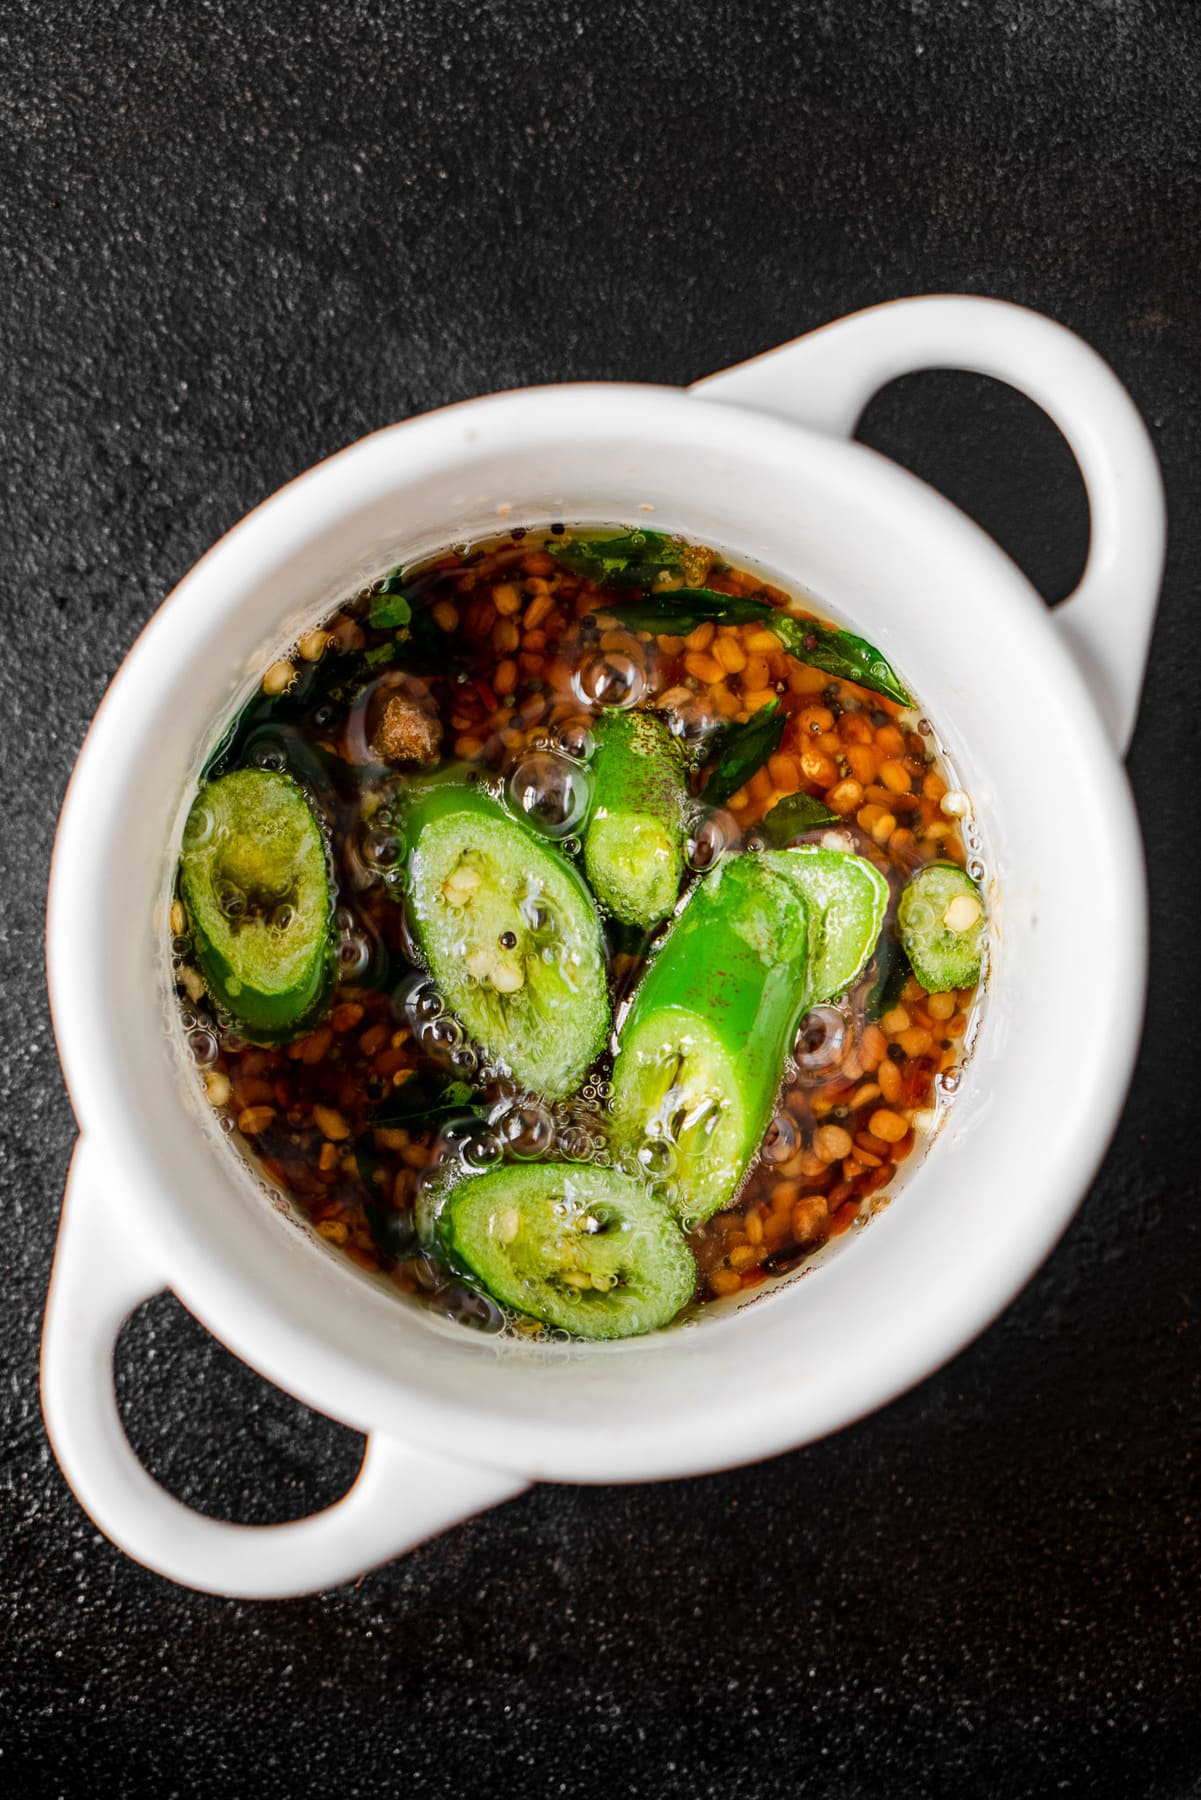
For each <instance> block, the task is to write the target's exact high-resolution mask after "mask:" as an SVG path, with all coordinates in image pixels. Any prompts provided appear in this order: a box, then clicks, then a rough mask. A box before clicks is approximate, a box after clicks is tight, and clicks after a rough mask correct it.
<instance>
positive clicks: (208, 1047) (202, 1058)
mask: <svg viewBox="0 0 1201 1800" xmlns="http://www.w3.org/2000/svg"><path fill="white" fill-rule="evenodd" d="M188 1049H189V1050H190V1051H191V1052H192V1061H193V1062H194V1063H195V1064H196V1067H197V1068H198V1069H209V1068H211V1067H212V1065H213V1064H214V1063H215V1062H216V1060H217V1040H216V1038H215V1037H214V1036H213V1034H212V1032H211V1031H204V1030H197V1031H190V1032H189V1033H188Z"/></svg>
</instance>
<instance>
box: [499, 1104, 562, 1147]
mask: <svg viewBox="0 0 1201 1800" xmlns="http://www.w3.org/2000/svg"><path fill="white" fill-rule="evenodd" d="M497 1126H498V1129H499V1131H500V1135H501V1138H502V1139H503V1141H504V1144H505V1147H506V1148H507V1149H508V1150H509V1151H510V1153H511V1154H512V1155H513V1156H517V1157H520V1158H521V1160H522V1161H523V1162H528V1161H531V1160H532V1159H533V1158H535V1157H539V1156H545V1154H546V1152H547V1151H548V1150H549V1149H550V1147H551V1144H552V1142H553V1141H554V1135H555V1128H554V1121H553V1120H552V1119H551V1116H550V1114H549V1113H548V1112H547V1110H546V1108H545V1107H544V1106H540V1105H539V1104H538V1102H537V1101H534V1100H522V1101H518V1102H517V1104H516V1105H515V1106H511V1107H510V1108H509V1110H508V1112H506V1113H504V1114H502V1116H501V1117H500V1119H498V1120H497Z"/></svg>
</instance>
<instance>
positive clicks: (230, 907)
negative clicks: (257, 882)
mask: <svg viewBox="0 0 1201 1800" xmlns="http://www.w3.org/2000/svg"><path fill="white" fill-rule="evenodd" d="M217 905H218V906H219V907H220V908H221V911H222V912H223V913H224V914H225V916H226V918H227V919H239V918H241V916H242V914H243V913H244V912H245V911H246V896H245V894H244V893H243V892H242V890H241V888H240V887H237V886H235V884H234V883H233V882H232V881H223V882H222V883H221V884H220V886H219V887H218V889H217Z"/></svg>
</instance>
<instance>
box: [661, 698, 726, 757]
mask: <svg viewBox="0 0 1201 1800" xmlns="http://www.w3.org/2000/svg"><path fill="white" fill-rule="evenodd" d="M720 724H721V718H720V716H719V714H717V713H716V712H714V710H713V709H712V707H710V706H708V705H707V704H706V702H705V701H703V700H701V699H700V698H699V697H697V698H693V699H691V700H681V702H680V704H679V705H678V706H673V707H671V708H670V709H669V711H668V714H667V729H668V730H669V731H670V732H671V734H672V736H673V737H677V738H679V740H680V742H681V743H682V744H684V745H685V746H686V747H687V748H688V749H690V750H698V749H700V748H701V747H702V746H703V745H704V744H705V743H706V742H707V740H708V739H709V738H711V737H712V736H713V734H714V732H715V731H716V730H717V729H718V726H719V725H720Z"/></svg>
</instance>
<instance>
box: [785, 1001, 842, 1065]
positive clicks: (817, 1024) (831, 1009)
mask: <svg viewBox="0 0 1201 1800" xmlns="http://www.w3.org/2000/svg"><path fill="white" fill-rule="evenodd" d="M846 1036H847V1022H846V1019H845V1017H844V1016H843V1014H842V1013H840V1012H839V1010H838V1008H837V1007H836V1006H815V1007H814V1008H813V1010H812V1012H808V1013H806V1014H805V1017H804V1018H803V1019H802V1020H801V1023H800V1025H799V1027H798V1028H797V1034H796V1046H795V1049H794V1051H793V1055H794V1056H795V1058H796V1065H797V1068H798V1069H799V1070H800V1072H801V1076H802V1078H804V1077H806V1076H818V1075H822V1074H824V1073H825V1071H826V1070H827V1069H829V1068H831V1067H832V1066H833V1064H834V1063H836V1062H838V1061H839V1059H840V1058H841V1056H842V1052H843V1047H844V1046H845V1044H846Z"/></svg>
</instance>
